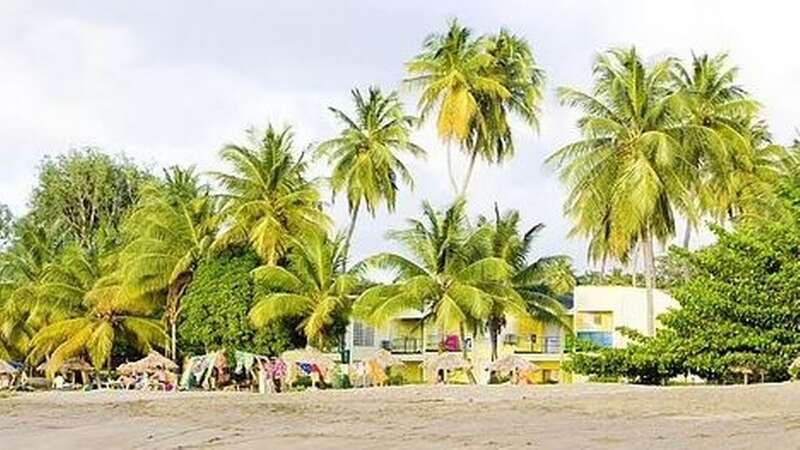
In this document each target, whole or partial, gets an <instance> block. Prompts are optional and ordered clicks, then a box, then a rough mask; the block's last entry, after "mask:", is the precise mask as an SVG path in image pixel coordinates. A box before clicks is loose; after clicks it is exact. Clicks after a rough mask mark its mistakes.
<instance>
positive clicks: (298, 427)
mask: <svg viewBox="0 0 800 450" xmlns="http://www.w3.org/2000/svg"><path fill="white" fill-rule="evenodd" d="M0 436H2V448H26V449H29V448H53V447H54V446H58V448H197V447H204V448H205V447H218V448H270V449H276V448H298V449H322V448H334V449H338V448H342V449H344V448H348V449H356V448H365V449H386V448H403V449H420V448H431V449H445V448H520V447H531V448H548V449H559V448H564V449H567V448H569V449H581V448H601V449H622V448H626V449H627V448H630V449H634V448H648V449H681V448H704V449H736V448H741V449H752V448H770V449H795V448H800V383H796V384H772V385H751V386H723V387H672V388H658V387H643V386H627V385H563V386H532V387H522V388H520V387H512V386H433V387H428V386H406V387H393V388H383V389H360V390H350V391H317V392H303V393H289V394H282V395H274V396H260V395H255V394H246V393H205V392H192V393H178V394H165V393H154V392H102V391H100V392H90V393H79V392H44V393H33V394H18V395H15V396H13V397H7V398H2V399H0Z"/></svg>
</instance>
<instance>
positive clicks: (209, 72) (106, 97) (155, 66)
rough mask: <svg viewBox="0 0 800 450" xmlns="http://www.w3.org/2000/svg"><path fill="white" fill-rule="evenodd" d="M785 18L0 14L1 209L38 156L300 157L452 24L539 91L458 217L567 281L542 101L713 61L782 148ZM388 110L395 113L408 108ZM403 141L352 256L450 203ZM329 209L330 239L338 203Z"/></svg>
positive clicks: (594, 7)
mask: <svg viewBox="0 0 800 450" xmlns="http://www.w3.org/2000/svg"><path fill="white" fill-rule="evenodd" d="M33 3H36V5H35V6H32V4H33ZM112 3H116V5H114V4H112ZM701 3H702V5H700V4H701ZM797 13H798V7H797V6H793V3H792V2H783V1H760V2H758V3H755V2H752V1H747V2H745V1H741V2H736V1H720V2H711V1H703V2H696V1H675V0H672V1H668V2H667V1H648V2H645V1H636V0H634V1H628V2H624V1H593V2H587V1H564V0H558V1H556V0H550V1H535V2H534V1H485V2H476V1H475V2H473V1H464V0H460V1H452V2H449V1H411V0H404V1H398V2H394V3H392V4H390V2H387V1H373V2H366V1H363V2H356V1H317V2H311V1H298V0H294V1H286V2H278V1H270V2H264V1H224V2H222V1H217V2H211V1H206V2H204V1H197V0H194V1H142V0H139V1H136V2H107V1H100V0H98V1H84V2H80V1H73V2H64V1H53V2H47V1H37V2H30V1H18V2H14V1H10V0H2V1H0V163H1V164H0V174H2V176H0V203H6V204H8V205H9V206H10V207H11V208H12V210H13V211H14V212H15V213H16V214H22V213H24V211H25V205H26V203H27V200H28V196H29V193H30V190H31V187H32V185H33V183H34V181H35V176H36V170H37V165H38V163H39V161H40V160H41V158H42V157H43V156H44V155H48V154H57V153H60V152H64V151H67V150H69V149H70V148H75V147H83V146H98V147H101V148H103V149H104V150H106V151H109V152H112V153H119V152H124V153H125V154H127V155H129V156H132V157H134V158H135V159H136V160H137V161H139V162H141V163H144V164H148V165H150V166H151V167H153V168H159V167H162V166H168V165H172V164H186V165H188V164H196V165H197V166H198V167H199V168H200V169H202V170H209V169H219V168H220V164H219V162H218V158H217V155H218V150H219V148H220V147H221V146H222V145H223V144H225V143H227V142H237V141H241V140H242V139H243V137H244V130H245V129H246V128H248V127H250V126H263V125H265V124H266V123H267V122H269V121H272V122H273V123H276V124H291V125H293V126H294V128H295V131H296V134H297V142H298V144H299V145H305V144H307V143H310V142H314V141H319V140H322V139H326V138H329V137H332V136H333V135H334V134H335V133H336V132H337V126H338V125H337V123H336V122H335V121H334V119H333V117H332V116H331V115H330V113H329V112H328V111H327V109H326V107H327V106H337V107H341V108H345V109H347V108H349V107H350V99H349V91H350V89H352V88H354V87H362V88H365V87H367V86H369V85H372V84H376V85H379V86H381V87H383V88H385V89H395V88H397V87H398V86H399V84H400V81H401V80H402V78H403V75H404V74H403V63H404V62H405V61H408V60H409V58H411V57H412V56H413V55H414V54H415V53H417V51H418V50H419V48H420V43H421V42H422V40H423V38H424V37H425V36H426V35H427V34H429V33H431V32H436V31H441V30H443V29H444V28H445V26H446V22H447V19H448V18H452V17H456V18H458V19H459V20H460V21H462V22H463V23H464V24H465V25H467V26H469V27H471V28H473V29H474V30H475V31H476V33H491V32H495V31H497V30H498V29H499V28H500V27H507V28H509V29H511V30H512V31H513V32H515V33H518V34H521V35H523V36H525V37H526V38H527V39H528V40H529V41H530V43H531V45H532V47H533V49H534V52H535V54H536V57H537V58H538V60H539V62H540V64H541V65H542V67H543V68H544V69H545V70H546V72H547V79H548V85H547V90H546V92H547V95H546V101H545V104H544V105H543V114H542V127H541V131H540V133H539V134H538V135H537V134H535V133H533V132H532V131H531V130H528V129H525V128H523V127H519V126H518V127H516V128H515V129H514V133H515V136H516V145H517V152H518V155H517V157H516V158H515V159H514V160H513V161H511V162H509V163H507V164H506V165H505V166H502V167H479V168H478V170H477V172H476V176H475V178H474V180H473V183H472V185H471V189H470V192H469V198H470V210H471V211H472V212H473V214H477V213H481V212H484V213H488V212H490V210H491V205H492V202H493V201H495V200H497V201H498V202H499V204H500V206H501V207H502V208H517V209H520V210H521V211H522V213H523V217H524V219H525V221H526V222H527V223H530V224H532V223H535V222H544V223H545V224H546V225H547V228H546V230H545V232H544V233H543V234H542V235H541V238H540V240H539V243H538V244H539V245H538V250H539V253H540V254H552V253H564V254H568V255H570V256H572V257H573V258H574V262H575V264H576V266H578V267H584V266H585V265H586V258H585V251H586V250H585V248H586V245H585V243H584V242H582V241H580V240H574V239H568V238H567V232H568V230H569V227H570V224H569V222H568V220H566V219H565V218H563V216H562V204H563V200H564V191H563V189H562V188H561V186H560V185H559V181H558V179H557V178H556V176H555V175H554V173H553V172H552V170H549V169H547V168H545V167H543V160H544V158H545V157H546V156H547V155H548V154H550V153H551V152H553V151H554V150H555V149H557V148H558V147H560V146H561V145H563V144H565V143H567V142H569V141H570V140H571V139H574V138H575V137H576V131H575V127H574V123H575V119H576V115H575V113H574V112H573V111H570V110H568V109H566V108H564V107H561V106H559V105H558V104H557V102H556V101H555V99H554V91H555V88H556V87H557V86H561V85H570V86H575V87H581V88H588V87H589V86H590V81H591V73H590V69H591V63H592V60H593V57H594V55H595V54H596V53H597V52H598V51H601V50H603V49H606V48H608V47H610V46H620V45H626V46H627V45H631V44H635V45H637V46H638V47H639V48H640V49H641V51H642V52H643V53H645V54H646V55H649V56H650V57H655V56H660V55H673V56H678V57H684V58H685V57H688V56H689V55H690V54H691V51H692V50H694V51H695V52H718V51H727V52H729V53H730V55H731V59H732V61H733V62H734V63H735V64H736V65H738V66H740V68H741V82H742V83H743V84H744V85H745V86H746V88H748V89H749V90H750V91H751V92H752V93H753V94H754V95H755V96H756V98H757V99H759V100H760V101H761V102H762V103H763V105H764V113H765V116H766V117H767V119H768V120H769V122H770V124H771V128H772V131H773V134H774V135H775V137H776V138H777V139H778V140H779V141H784V142H785V141H789V140H790V139H791V138H792V137H793V136H794V133H795V131H794V130H795V127H796V126H797V125H798V124H799V123H800V101H798V98H800V82H798V80H800V58H798V57H797V56H796V54H797V48H796V44H797V42H800V36H798V34H800V32H798V29H800V28H798V27H797V24H796V21H797V17H798V14H797ZM403 98H404V100H405V101H406V102H407V103H408V107H409V108H410V109H412V108H413V106H414V99H413V97H412V96H411V95H410V94H408V93H404V94H403ZM416 140H417V141H418V143H420V144H421V145H422V146H423V147H425V148H426V149H428V151H429V154H430V156H429V158H428V159H427V160H426V161H423V162H417V163H413V164H411V166H412V168H413V171H414V175H415V177H416V179H417V185H416V188H415V190H414V191H413V192H409V191H405V192H403V193H402V195H401V196H400V200H399V205H398V208H397V211H396V213H395V214H394V215H392V216H387V215H386V214H380V215H379V216H378V217H377V218H376V219H371V218H368V217H365V218H364V219H363V220H362V221H361V223H360V225H359V229H358V231H357V235H356V239H357V242H356V243H355V249H354V250H355V252H356V256H364V255H366V254H368V253H370V252H372V251H375V250H377V249H379V248H382V247H385V245H384V244H383V243H382V242H383V239H384V233H385V232H386V231H387V230H388V229H391V228H396V227H398V226H400V225H401V224H402V221H403V219H404V218H405V217H408V216H411V215H415V214H417V212H418V211H419V204H420V202H421V201H422V200H423V199H430V200H431V201H432V202H433V203H434V204H437V205H444V204H445V203H446V202H447V201H448V200H449V199H450V198H451V194H450V191H449V187H448V183H447V177H446V166H445V160H444V158H443V155H444V152H443V145H441V144H440V143H439V142H438V141H437V140H436V138H435V136H434V134H433V133H432V132H431V130H430V128H424V129H422V130H421V131H420V132H419V133H417V135H416ZM334 210H335V211H334V214H335V216H336V218H337V222H338V223H339V224H340V225H341V226H344V223H345V218H346V216H345V211H344V204H343V202H337V204H336V206H335V208H334Z"/></svg>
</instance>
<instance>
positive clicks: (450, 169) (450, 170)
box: [447, 142, 458, 195]
mask: <svg viewBox="0 0 800 450" xmlns="http://www.w3.org/2000/svg"><path fill="white" fill-rule="evenodd" d="M447 175H448V176H449V177H450V186H451V187H452V188H453V194H454V195H458V183H456V178H455V176H454V175H453V146H452V144H451V143H450V142H448V143H447Z"/></svg>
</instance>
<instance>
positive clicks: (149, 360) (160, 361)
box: [117, 350, 178, 374]
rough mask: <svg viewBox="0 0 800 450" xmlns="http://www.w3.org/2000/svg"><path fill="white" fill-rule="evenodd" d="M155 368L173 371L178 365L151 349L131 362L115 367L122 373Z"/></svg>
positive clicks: (139, 371)
mask: <svg viewBox="0 0 800 450" xmlns="http://www.w3.org/2000/svg"><path fill="white" fill-rule="evenodd" d="M156 370H168V371H175V370H178V365H177V364H175V363H174V362H173V361H172V360H170V359H168V358H165V357H164V356H162V355H161V353H158V352H157V351H154V350H153V351H150V353H148V354H147V356H145V357H144V358H142V359H140V360H138V361H135V362H132V363H125V364H122V365H120V366H119V367H118V368H117V371H118V372H120V373H123V374H131V373H145V372H153V371H156Z"/></svg>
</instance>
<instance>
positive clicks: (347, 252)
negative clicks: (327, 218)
mask: <svg viewBox="0 0 800 450" xmlns="http://www.w3.org/2000/svg"><path fill="white" fill-rule="evenodd" d="M359 210H361V205H356V207H355V209H354V210H353V212H352V214H350V225H349V226H348V227H347V237H345V240H344V249H343V252H344V263H343V267H342V270H343V271H345V272H347V260H348V258H350V241H352V239H353V232H354V231H355V229H356V221H358V211H359Z"/></svg>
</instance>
